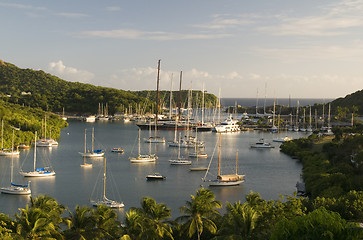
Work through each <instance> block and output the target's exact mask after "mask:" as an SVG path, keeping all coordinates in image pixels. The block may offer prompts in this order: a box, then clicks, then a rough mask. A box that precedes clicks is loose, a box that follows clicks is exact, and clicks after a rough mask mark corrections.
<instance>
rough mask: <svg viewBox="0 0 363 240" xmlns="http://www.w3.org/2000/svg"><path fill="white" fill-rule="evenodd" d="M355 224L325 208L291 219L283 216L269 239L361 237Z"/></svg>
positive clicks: (298, 239) (361, 233) (362, 232)
mask: <svg viewBox="0 0 363 240" xmlns="http://www.w3.org/2000/svg"><path fill="white" fill-rule="evenodd" d="M357 227H358V226H357V224H353V223H347V222H346V221H345V220H344V219H342V218H341V217H340V215H339V214H338V213H335V212H330V211H328V210H326V209H325V208H319V209H317V210H314V211H313V212H311V213H309V214H308V215H305V216H298V217H295V218H293V219H291V220H288V219H286V218H284V219H283V220H281V221H280V222H279V223H278V224H277V225H276V227H275V229H274V231H273V233H272V236H271V240H275V239H276V240H284V239H286V240H290V239H295V240H300V239H301V240H303V239H321V240H325V239H327V240H330V239H351V240H353V239H354V240H355V239H357V240H358V239H362V238H363V231H361V230H359V229H358V228H357Z"/></svg>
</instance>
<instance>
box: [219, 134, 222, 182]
mask: <svg viewBox="0 0 363 240" xmlns="http://www.w3.org/2000/svg"><path fill="white" fill-rule="evenodd" d="M221 135H222V134H221V133H219V153H218V176H220V175H221V147H222V143H221V138H222V137H221Z"/></svg>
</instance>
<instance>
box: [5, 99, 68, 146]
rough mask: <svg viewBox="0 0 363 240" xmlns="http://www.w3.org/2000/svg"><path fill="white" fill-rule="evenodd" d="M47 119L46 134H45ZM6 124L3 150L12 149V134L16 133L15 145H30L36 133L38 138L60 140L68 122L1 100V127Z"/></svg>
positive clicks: (35, 109) (55, 116)
mask: <svg viewBox="0 0 363 240" xmlns="http://www.w3.org/2000/svg"><path fill="white" fill-rule="evenodd" d="M45 118H46V133H45V132H44V127H45ZM1 120H3V123H4V127H3V130H4V133H3V148H10V147H11V142H12V132H13V129H20V131H19V130H15V132H14V145H18V144H19V143H29V142H31V141H33V140H34V132H35V131H37V132H38V136H47V137H49V136H51V137H52V138H56V139H57V138H59V135H60V130H61V128H63V127H66V126H67V122H66V121H64V120H62V119H61V118H60V117H59V116H58V115H56V114H53V113H50V112H45V111H43V110H41V109H39V108H31V107H23V106H20V105H19V104H13V103H9V102H5V101H3V100H0V126H1Z"/></svg>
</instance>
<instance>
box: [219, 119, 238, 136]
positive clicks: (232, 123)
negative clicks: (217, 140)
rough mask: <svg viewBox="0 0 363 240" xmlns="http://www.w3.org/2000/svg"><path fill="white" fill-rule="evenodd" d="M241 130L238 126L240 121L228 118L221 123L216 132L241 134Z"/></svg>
mask: <svg viewBox="0 0 363 240" xmlns="http://www.w3.org/2000/svg"><path fill="white" fill-rule="evenodd" d="M240 130H241V129H240V127H239V125H238V121H237V120H235V119H233V118H232V117H228V118H227V119H226V120H224V121H223V122H221V123H220V124H219V125H217V126H215V127H214V130H213V131H214V132H217V133H227V132H239V131H240Z"/></svg>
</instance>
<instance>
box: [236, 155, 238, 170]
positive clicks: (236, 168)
mask: <svg viewBox="0 0 363 240" xmlns="http://www.w3.org/2000/svg"><path fill="white" fill-rule="evenodd" d="M237 164H238V150H237V152H236V175H238V173H237Z"/></svg>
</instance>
